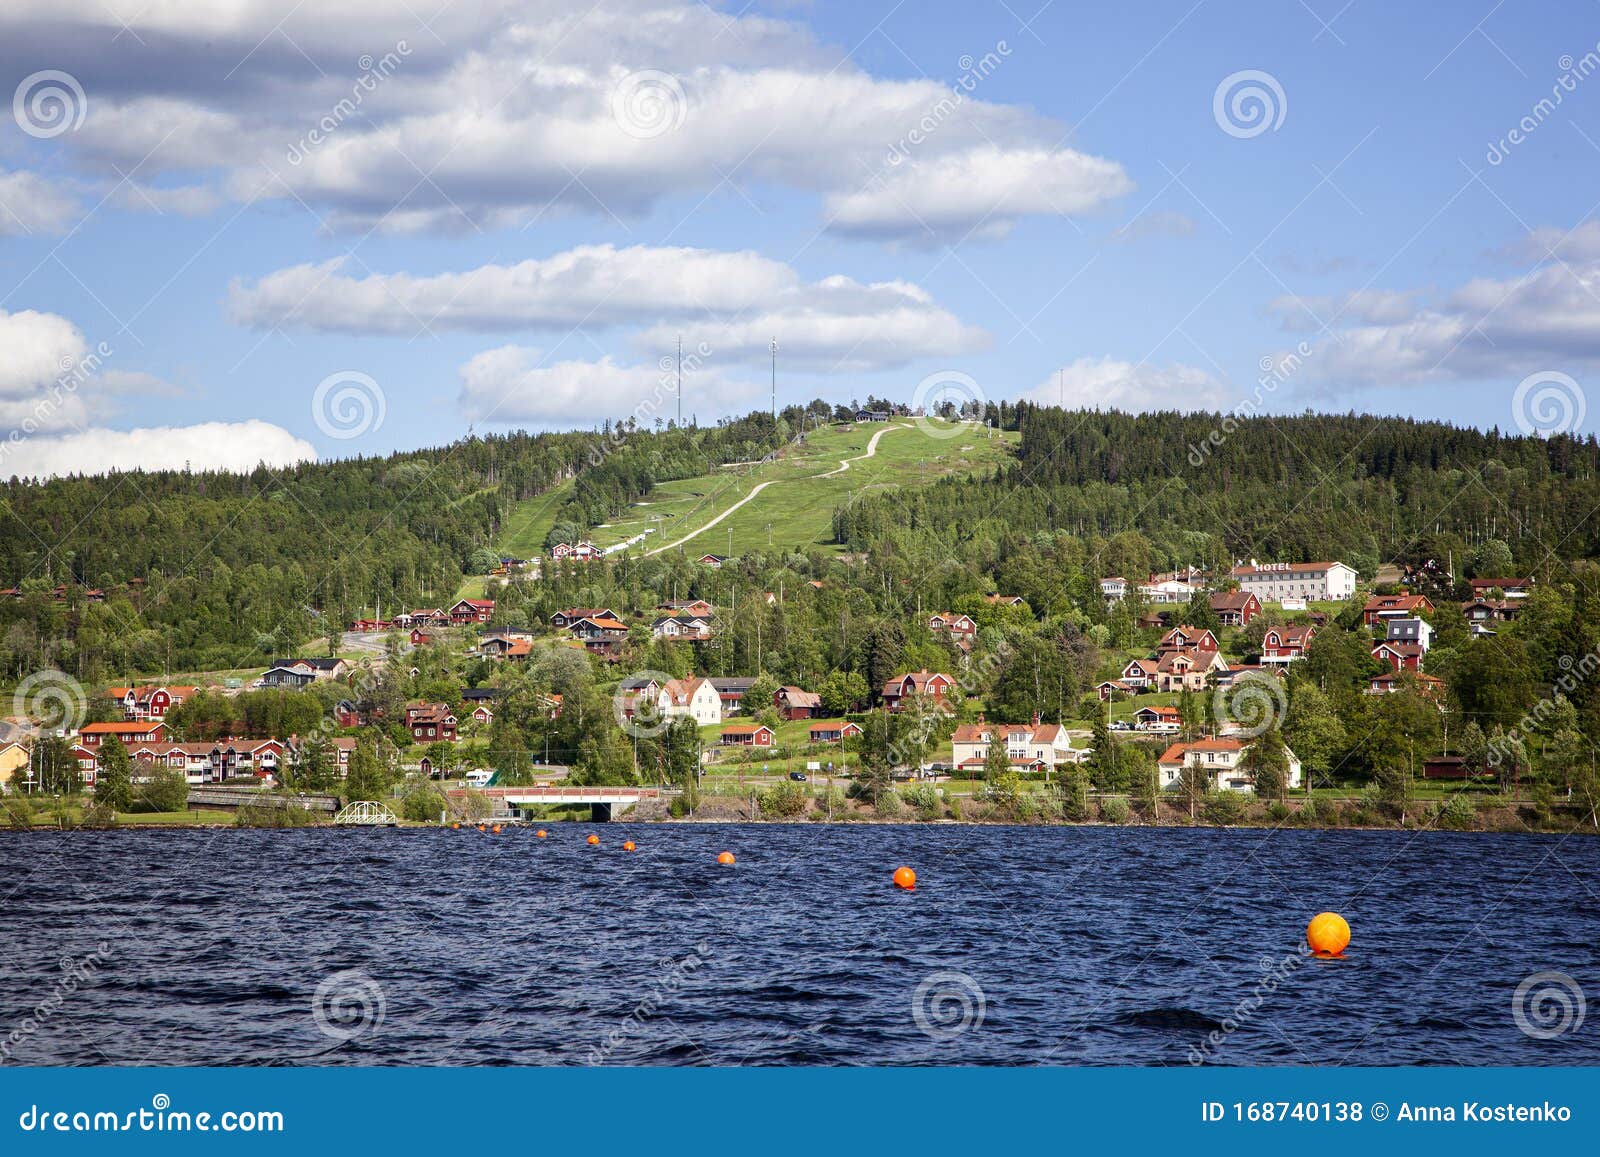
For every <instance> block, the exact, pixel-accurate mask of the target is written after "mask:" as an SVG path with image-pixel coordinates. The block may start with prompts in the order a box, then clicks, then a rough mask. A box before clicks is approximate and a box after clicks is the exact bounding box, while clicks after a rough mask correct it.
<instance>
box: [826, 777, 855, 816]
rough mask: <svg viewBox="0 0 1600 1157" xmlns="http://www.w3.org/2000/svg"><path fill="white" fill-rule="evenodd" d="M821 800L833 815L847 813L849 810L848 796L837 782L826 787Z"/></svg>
mask: <svg viewBox="0 0 1600 1157" xmlns="http://www.w3.org/2000/svg"><path fill="white" fill-rule="evenodd" d="M822 802H823V804H824V805H825V806H826V807H827V809H828V810H829V811H831V812H832V813H833V814H834V815H835V816H840V815H845V814H848V812H849V810H850V800H849V797H848V796H846V795H845V793H844V788H842V787H839V786H838V785H837V784H835V785H834V786H832V787H830V788H829V789H828V791H827V794H825V795H824V796H823V797H822Z"/></svg>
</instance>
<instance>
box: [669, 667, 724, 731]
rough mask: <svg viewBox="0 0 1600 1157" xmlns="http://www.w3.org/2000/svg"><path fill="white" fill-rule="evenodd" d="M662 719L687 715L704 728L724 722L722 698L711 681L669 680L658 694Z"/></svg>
mask: <svg viewBox="0 0 1600 1157" xmlns="http://www.w3.org/2000/svg"><path fill="white" fill-rule="evenodd" d="M656 703H657V705H658V706H659V707H660V710H661V716H662V718H670V717H672V716H677V715H686V716H688V717H689V718H690V719H693V720H694V721H695V722H696V723H697V724H699V725H700V726H702V727H704V726H705V725H706V724H708V723H721V722H722V696H721V694H720V693H719V692H718V691H717V689H716V687H715V686H714V685H713V684H712V682H711V680H710V679H696V678H695V677H694V676H693V675H691V676H689V678H687V679H668V680H667V681H666V682H665V683H663V684H662V685H661V690H660V691H658V692H657V693H656Z"/></svg>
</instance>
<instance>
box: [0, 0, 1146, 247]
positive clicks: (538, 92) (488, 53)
mask: <svg viewBox="0 0 1600 1157" xmlns="http://www.w3.org/2000/svg"><path fill="white" fill-rule="evenodd" d="M193 7H194V6H193V5H185V4H181V3H179V0H155V2H153V3H151V4H149V5H145V6H142V7H141V6H140V5H135V4H132V3H127V4H124V3H122V2H121V0H117V3H115V4H113V5H110V6H100V5H90V6H79V9H80V10H78V11H74V12H72V13H71V14H68V13H66V12H64V11H63V6H61V5H60V4H55V3H53V4H42V3H39V2H38V0H25V2H11V3H7V4H6V5H5V6H3V8H0V74H6V75H10V74H12V73H13V72H14V73H15V74H16V75H23V74H24V73H26V72H27V71H29V68H30V66H31V65H33V64H35V63H36V62H37V61H39V60H49V61H50V62H51V63H52V65H53V66H54V67H57V68H61V69H63V70H65V71H67V72H70V73H72V74H73V75H74V76H75V77H77V79H78V80H79V81H80V82H81V83H82V84H83V86H84V88H85V90H86V91H87V92H88V93H90V94H91V95H90V108H89V115H88V116H87V118H86V120H85V122H84V124H83V126H82V127H81V128H80V129H78V130H77V131H75V132H74V133H72V134H71V135H70V137H63V138H62V143H63V144H64V145H66V146H68V147H70V148H73V149H75V150H79V151H81V152H82V153H83V154H85V157H86V159H87V160H88V161H89V162H90V163H99V164H101V165H103V166H107V167H108V166H109V165H110V164H113V163H115V164H118V165H120V166H122V167H123V168H127V167H128V166H130V165H133V164H135V163H142V167H141V169H140V171H141V173H142V174H152V173H168V174H170V173H207V172H209V171H210V170H212V169H214V168H216V167H218V166H220V167H222V168H224V169H225V170H226V176H225V184H226V186H227V187H228V188H229V189H230V191H231V192H232V194H233V195H234V196H236V197H241V198H247V197H254V196H262V197H270V198H283V199H292V198H299V199H302V200H304V201H305V202H306V203H307V204H309V205H311V206H313V207H314V208H315V210H316V211H317V212H318V213H319V215H320V216H323V217H325V218H326V219H327V220H328V221H329V222H330V223H331V224H332V225H333V226H335V227H339V226H349V227H361V228H368V227H381V228H384V229H429V228H441V229H447V228H464V227H468V222H469V221H470V222H472V223H474V224H478V225H480V226H494V225H503V224H506V223H508V222H518V223H520V222H525V221H528V220H531V219H537V218H541V217H543V216H545V215H546V214H549V213H559V212H578V213H585V214H593V215H598V216H601V217H609V216H610V215H613V214H614V215H617V216H624V217H625V216H629V215H634V214H642V213H644V212H646V211H648V210H649V209H650V208H651V207H652V206H654V205H656V204H657V203H658V202H660V201H661V200H663V199H665V198H668V197H671V196H673V195H682V196H683V197H684V199H685V206H686V207H688V206H690V205H693V204H695V202H696V201H698V199H699V198H700V197H701V196H702V195H705V194H709V193H712V192H714V191H715V190H717V189H718V188H720V186H721V185H722V184H723V183H724V181H733V182H751V183H773V184H778V185H782V186H785V187H788V188H793V189H798V190H801V191H804V192H808V193H812V194H815V195H817V196H819V197H820V198H821V200H822V201H823V202H825V204H826V212H824V213H823V214H822V216H823V217H831V218H832V219H833V222H834V225H835V227H836V228H839V229H841V230H844V231H848V232H854V233H861V234H868V235H872V236H894V237H898V236H909V237H918V236H924V235H927V234H928V233H930V232H931V233H933V234H935V235H938V236H957V237H959V236H964V235H966V234H968V233H969V232H970V231H973V230H977V232H979V233H981V234H984V235H994V234H999V233H1003V232H1004V231H1005V230H1007V229H1008V228H1010V226H1011V225H1012V223H1014V222H1015V221H1016V220H1017V219H1019V218H1021V217H1024V216H1036V215H1044V216H1057V215H1062V214H1069V215H1071V214H1079V213H1087V212H1092V211H1094V210H1095V209H1096V208H1098V207H1099V206H1101V205H1103V204H1104V203H1105V202H1106V201H1107V200H1109V199H1111V198H1115V197H1118V196H1120V195H1122V194H1123V193H1125V192H1126V191H1127V190H1128V189H1130V188H1131V187H1132V184H1131V182H1130V180H1129V179H1128V177H1127V175H1126V174H1125V173H1124V171H1123V170H1122V167H1121V166H1120V165H1119V164H1118V163H1117V162H1115V161H1113V160H1109V159H1105V158H1101V157H1096V156H1092V155H1090V154H1088V153H1085V152H1080V151H1077V150H1074V149H1066V148H1061V147H1060V146H1059V144H1058V142H1059V141H1060V140H1061V139H1062V138H1063V136H1064V128H1063V126H1062V125H1060V124H1059V123H1056V122H1052V121H1049V120H1047V119H1045V118H1043V117H1039V116H1036V115H1034V114H1032V113H1029V112H1027V111H1025V110H1022V109H1019V108H1016V107H1013V106H1008V105H1005V104H1001V103H996V102H991V101H985V100H981V99H977V97H976V96H975V95H973V94H972V93H968V92H964V91H963V92H957V91H956V90H953V89H952V88H951V87H950V86H949V85H946V84H940V83H938V82H935V81H932V80H887V79H878V78H875V77H872V76H870V75H867V74H866V73H863V72H861V71H859V70H858V69H856V68H855V67H854V65H853V64H852V63H851V62H850V61H849V59H848V57H847V55H846V54H844V53H843V52H841V51H839V50H836V49H835V50H829V49H824V48H822V47H820V46H818V45H817V44H816V43H814V41H813V40H812V38H811V36H810V34H809V33H808V32H807V31H806V30H805V29H804V28H803V27H801V26H799V25H797V24H795V23H791V22H786V21H781V20H775V19H772V18H769V17H765V16H760V15H754V14H749V13H743V14H739V15H733V16H730V15H728V14H727V13H725V12H721V11H716V10H714V9H713V8H712V7H711V6H709V5H702V4H689V3H684V2H682V0H604V2H602V3H601V4H600V5H598V6H597V7H596V8H594V9H593V10H589V11H585V12H583V13H578V12H575V11H574V10H573V9H572V8H571V6H570V5H568V4H565V3H561V2H559V0H497V2H489V3H484V4H471V5H463V4H449V3H444V2H443V0H418V3H417V4H414V5H405V4H402V5H398V6H397V5H392V4H385V3H380V2H377V0H323V2H322V3H319V4H317V5H304V6H302V5H298V4H295V3H293V2H292V0H237V2H234V3H229V4H225V5H222V4H219V5H207V6H204V7H205V9H206V10H205V12H204V13H191V12H190V11H189V10H190V9H192V8H193ZM413 8H418V9H419V10H418V11H417V13H416V15H415V16H413V15H411V10H412V9H413ZM113 9H125V10H122V11H117V12H114V11H113ZM419 18H420V20H427V21H430V22H431V29H428V30H425V29H423V28H422V27H421V24H420V22H419ZM123 19H126V20H127V21H128V22H129V24H130V26H131V28H132V30H133V32H134V33H135V34H136V35H140V36H144V37H145V39H146V41H147V42H146V43H144V44H142V45H141V47H140V50H139V51H137V52H129V51H127V50H126V49H125V48H124V47H123V46H122V45H112V44H111V40H112V36H119V37H120V36H122V25H121V20H123ZM108 33H109V34H110V35H108ZM402 44H403V45H404V51H401V46H402ZM386 54H388V55H393V56H394V59H395V62H396V63H395V65H394V67H393V68H392V69H390V70H389V71H388V72H387V73H386V74H385V75H384V76H383V77H382V78H380V79H379V80H378V81H377V82H376V83H374V84H372V85H371V86H370V87H366V88H362V87H360V82H361V80H362V78H363V77H366V76H369V75H370V73H371V69H370V68H367V66H366V65H363V64H361V61H362V60H366V61H367V62H368V64H370V63H371V57H372V56H377V57H378V58H379V59H386V58H387V56H386ZM220 61H238V65H237V67H236V68H235V69H234V70H233V71H232V72H228V73H226V75H225V70H224V69H220V68H218V67H217V64H218V62H220ZM308 61H309V67H308ZM996 66H997V67H1000V68H1003V67H1004V63H1003V61H999V60H997V61H996ZM664 68H670V70H671V72H672V73H673V74H674V75H673V77H672V78H671V80H670V82H667V83H663V84H658V85H655V86H654V87H652V88H650V89H649V91H648V93H647V96H648V97H649V99H647V100H643V101H638V102H632V101H627V100H623V101H620V102H619V101H618V100H617V99H615V98H616V97H617V95H618V93H619V92H627V91H632V90H631V89H629V88H628V87H627V86H628V85H630V83H632V82H630V80H629V78H630V77H636V76H637V75H638V74H640V73H641V72H648V71H652V70H662V69H664ZM619 109H620V110H621V111H620V112H619ZM651 117H660V118H661V119H660V120H650V119H649V118H651ZM641 118H642V119H641ZM662 125H666V126H668V127H667V128H666V130H665V131H662V132H660V133H657V132H656V131H655V130H656V129H657V128H659V127H660V126H662ZM317 129H320V130H321V131H320V133H319V134H315V135H319V136H320V138H321V139H318V140H312V139H311V137H312V136H313V135H314V134H313V130H317ZM913 134H914V135H915V141H916V143H915V145H914V146H906V145H905V142H907V141H908V140H910V139H912V137H913ZM892 153H893V154H895V155H901V156H903V157H905V158H908V159H906V160H905V161H904V163H903V164H901V165H899V166H894V165H891V164H890V163H889V161H888V158H889V157H890V156H891V154H892ZM291 157H292V158H293V159H292V160H291ZM422 174H427V179H426V180H419V177H420V176H421V175H422ZM263 182H264V183H263ZM397 198H398V199H399V200H398V202H397ZM691 198H692V199H691Z"/></svg>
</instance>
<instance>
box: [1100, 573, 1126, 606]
mask: <svg viewBox="0 0 1600 1157" xmlns="http://www.w3.org/2000/svg"><path fill="white" fill-rule="evenodd" d="M1127 593H1128V580H1127V579H1125V578H1123V577H1122V576H1121V575H1112V576H1111V577H1110V578H1103V579H1101V580H1100V594H1101V595H1102V596H1104V597H1105V599H1106V601H1107V602H1113V603H1114V602H1117V601H1118V600H1120V599H1122V598H1124V597H1125V596H1126V595H1127Z"/></svg>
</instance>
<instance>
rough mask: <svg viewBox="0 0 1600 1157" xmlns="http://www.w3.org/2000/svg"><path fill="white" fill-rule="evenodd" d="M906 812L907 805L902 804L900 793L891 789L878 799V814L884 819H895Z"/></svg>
mask: <svg viewBox="0 0 1600 1157" xmlns="http://www.w3.org/2000/svg"><path fill="white" fill-rule="evenodd" d="M904 810H905V804H903V803H901V802H900V793H899V792H897V791H895V790H894V789H893V788H890V789H889V790H888V791H886V792H884V793H883V794H882V795H880V796H879V797H878V814H879V815H880V816H882V817H883V818H884V819H894V818H895V817H897V816H898V815H899V814H900V813H901V812H903V811H904Z"/></svg>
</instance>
